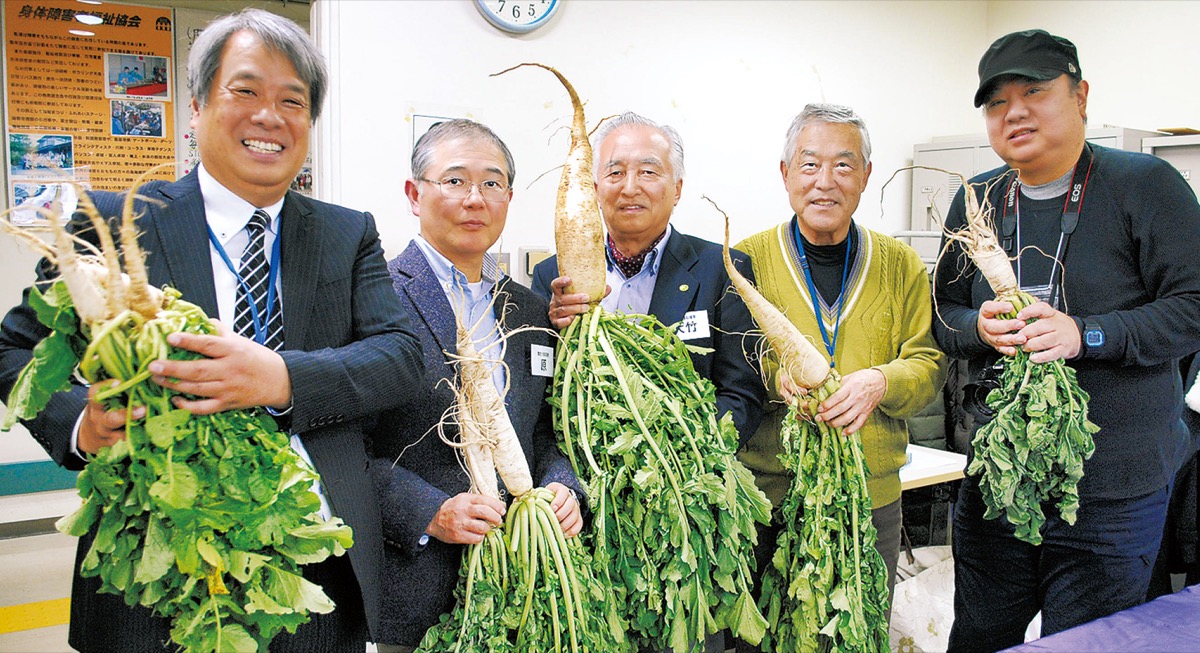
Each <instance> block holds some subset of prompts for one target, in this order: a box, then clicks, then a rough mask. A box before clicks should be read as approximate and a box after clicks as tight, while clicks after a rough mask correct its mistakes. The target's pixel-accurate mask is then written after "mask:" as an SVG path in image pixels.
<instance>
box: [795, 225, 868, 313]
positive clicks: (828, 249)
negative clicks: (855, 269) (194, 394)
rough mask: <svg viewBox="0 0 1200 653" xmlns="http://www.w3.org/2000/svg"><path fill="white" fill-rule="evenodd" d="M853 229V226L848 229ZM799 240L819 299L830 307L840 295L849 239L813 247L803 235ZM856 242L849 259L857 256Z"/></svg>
mask: <svg viewBox="0 0 1200 653" xmlns="http://www.w3.org/2000/svg"><path fill="white" fill-rule="evenodd" d="M850 228H851V229H853V228H854V227H853V225H852V226H851V227H850ZM800 239H801V240H802V241H803V242H804V254H805V256H807V257H808V267H809V269H810V270H812V277H813V285H815V286H816V287H817V292H819V293H821V299H824V300H825V303H826V304H828V305H830V306H832V305H833V304H834V303H835V302H837V299H838V296H840V295H841V294H842V273H843V270H844V268H845V266H846V244H847V243H849V242H850V240H851V239H850V237H849V235H847V237H846V238H845V239H844V240H842V242H840V243H837V244H836V245H813V244H812V243H810V242H808V239H807V238H805V237H804V234H800ZM857 250H858V242H857V240H856V241H855V244H854V250H852V251H851V252H850V256H851V258H853V257H854V256H856V255H857Z"/></svg>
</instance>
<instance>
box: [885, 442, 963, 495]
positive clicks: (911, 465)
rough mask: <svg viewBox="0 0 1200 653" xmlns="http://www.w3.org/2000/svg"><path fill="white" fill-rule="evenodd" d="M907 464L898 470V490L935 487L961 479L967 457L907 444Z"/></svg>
mask: <svg viewBox="0 0 1200 653" xmlns="http://www.w3.org/2000/svg"><path fill="white" fill-rule="evenodd" d="M908 457H909V462H908V464H906V465H905V466H903V467H901V468H900V489H901V490H911V489H913V488H918V487H925V486H926V485H936V484H938V483H945V482H946V481H954V480H957V479H960V478H962V477H963V471H964V470H965V469H966V467H967V457H966V456H964V455H963V454H961V453H954V452H953V451H942V450H941V449H933V448H931V447H922V446H919V445H915V444H912V443H909V445H908Z"/></svg>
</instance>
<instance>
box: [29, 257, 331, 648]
mask: <svg viewBox="0 0 1200 653" xmlns="http://www.w3.org/2000/svg"><path fill="white" fill-rule="evenodd" d="M31 293H32V294H31V297H30V304H31V305H33V306H34V308H35V309H36V310H37V313H38V316H39V319H40V320H41V321H42V322H43V323H44V324H46V326H48V327H50V328H51V329H52V330H53V332H52V334H51V335H50V336H49V337H48V338H46V339H45V340H43V341H42V342H41V343H40V344H38V345H37V348H36V349H35V352H34V358H33V360H32V361H31V362H30V364H29V365H28V366H27V367H26V368H25V369H24V370H23V371H22V374H21V376H20V379H19V381H18V383H17V385H16V386H15V387H14V389H13V391H12V394H11V395H10V396H9V401H8V406H9V408H10V410H9V413H8V414H9V420H15V419H17V418H18V417H19V418H31V417H34V416H36V415H37V413H38V412H39V411H41V410H42V409H44V408H45V406H46V402H47V401H48V400H49V398H50V396H51V395H52V394H53V393H54V392H58V391H61V390H65V389H68V388H69V387H70V383H69V379H70V375H71V373H72V372H73V371H74V369H75V368H76V366H78V368H79V370H80V373H81V374H82V375H83V376H84V377H85V379H86V380H87V381H88V382H89V383H93V384H96V383H101V382H106V381H108V380H110V379H112V380H115V381H116V382H117V388H116V389H110V390H105V391H104V396H105V397H106V398H105V399H104V401H105V403H106V404H107V405H109V406H110V407H111V408H117V407H128V409H129V410H128V412H127V415H129V417H127V419H126V424H125V430H126V439H125V440H122V441H120V442H118V443H117V444H115V445H113V446H111V447H106V448H104V449H102V450H100V452H99V453H98V454H97V455H96V456H95V457H93V458H92V460H91V461H90V462H89V463H88V464H87V466H86V467H85V468H84V470H83V471H82V472H81V473H80V475H79V480H78V489H79V493H80V496H82V497H83V500H84V501H83V505H82V506H81V507H80V508H79V509H78V510H77V511H76V512H74V513H72V514H70V515H67V516H66V517H64V518H63V519H61V520H60V521H59V523H58V527H59V530H61V531H63V532H65V533H68V534H70V535H75V536H82V535H84V534H86V533H87V532H88V531H90V530H92V529H93V528H94V529H95V531H96V537H95V540H94V542H93V543H92V547H91V548H90V550H89V551H88V552H87V554H86V556H85V558H84V560H83V564H82V566H81V570H80V573H82V574H83V575H85V576H99V578H100V580H101V589H100V591H102V592H108V593H113V594H118V595H120V596H122V597H123V598H124V600H125V602H126V603H128V604H130V605H134V604H140V605H143V606H146V607H148V608H151V609H153V610H154V611H155V612H156V613H157V614H158V615H160V616H163V617H167V618H170V619H171V639H172V641H174V642H175V643H176V644H179V645H180V646H181V647H183V648H184V649H185V650H188V651H266V650H267V646H268V644H269V643H270V641H271V639H272V638H274V636H275V635H277V634H278V633H279V632H280V631H283V630H286V631H288V632H295V630H296V627H297V626H299V625H301V624H303V623H305V622H307V621H308V620H309V614H310V613H312V612H318V613H327V612H329V611H331V610H333V609H334V605H333V603H332V602H331V601H330V600H329V598H328V597H327V596H325V594H324V592H323V591H322V590H321V588H320V587H318V586H317V585H314V584H313V583H311V582H309V581H307V580H305V579H304V578H303V577H302V576H301V571H300V565H301V564H310V563H314V562H319V561H321V560H324V559H325V558H327V557H328V556H329V555H342V554H344V553H345V551H346V549H347V548H349V547H350V546H351V545H352V543H353V538H352V536H351V532H350V528H349V527H348V526H345V525H344V524H342V523H341V522H340V520H336V519H335V520H333V521H325V520H323V519H321V518H320V516H319V515H318V514H317V512H316V511H317V508H318V506H319V499H318V498H317V497H316V495H315V494H313V492H312V490H311V487H312V484H313V482H315V481H316V480H317V478H318V477H317V474H316V472H315V471H314V470H313V469H312V468H311V467H309V466H308V464H307V463H305V462H304V461H303V460H302V459H301V458H300V457H299V456H297V455H296V454H295V452H293V451H292V449H291V448H290V447H289V438H288V435H287V434H286V433H282V432H280V431H279V430H278V429H277V428H276V425H275V422H274V421H273V420H272V419H271V418H270V417H268V416H266V415H263V414H260V413H257V412H255V411H229V412H224V413H219V414H216V415H205V416H201V415H192V414H190V413H188V412H187V411H184V410H181V409H177V408H175V407H174V405H173V404H172V403H171V397H172V396H173V394H174V393H173V392H172V391H170V390H167V389H165V388H163V387H161V386H158V385H157V384H154V383H152V382H150V381H149V380H148V379H149V376H150V375H149V372H148V370H147V365H149V363H150V362H151V361H153V360H156V359H158V358H164V357H170V358H172V359H187V358H194V357H195V356H196V355H195V354H192V353H190V352H186V351H182V350H173V349H172V348H171V347H170V346H169V345H167V342H166V336H167V334H169V333H174V332H177V331H187V332H190V333H214V332H215V329H214V328H213V326H212V324H211V323H210V322H209V320H208V318H207V316H205V315H204V312H203V311H202V310H200V309H199V308H198V307H196V306H194V305H192V304H189V303H187V302H185V301H183V300H181V299H179V296H178V293H177V292H175V291H173V290H168V291H167V292H166V304H165V307H164V308H163V309H162V310H161V311H159V313H158V315H157V316H155V317H154V318H152V319H144V318H142V317H140V316H139V315H138V314H137V313H135V312H132V311H128V310H127V311H123V312H121V313H120V314H118V315H117V316H116V317H114V318H112V319H111V320H108V321H106V322H102V323H96V324H92V325H88V324H81V323H79V322H78V320H77V318H76V317H75V314H74V311H73V310H72V305H71V297H70V295H69V294H68V293H67V291H66V288H65V286H64V284H63V282H62V281H56V282H55V283H54V284H53V285H52V286H50V288H49V289H48V290H47V291H46V292H45V294H42V293H39V292H38V291H37V290H36V289H34V290H31ZM139 406H144V407H145V408H146V411H147V412H146V417H145V418H144V419H141V420H135V419H133V418H132V409H134V408H136V407H139Z"/></svg>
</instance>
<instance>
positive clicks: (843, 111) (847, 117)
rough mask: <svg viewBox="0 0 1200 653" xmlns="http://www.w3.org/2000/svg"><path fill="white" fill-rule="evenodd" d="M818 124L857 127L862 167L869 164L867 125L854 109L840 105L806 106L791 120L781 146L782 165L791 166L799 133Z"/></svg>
mask: <svg viewBox="0 0 1200 653" xmlns="http://www.w3.org/2000/svg"><path fill="white" fill-rule="evenodd" d="M820 122H828V123H835V124H842V125H854V126H855V127H858V133H859V135H860V136H861V137H862V138H861V140H862V159H863V165H866V164H868V163H870V162H871V135H870V134H869V133H867V123H865V122H863V119H862V118H860V117H859V116H858V114H857V113H854V109H851V108H850V107H846V106H842V105H840V104H815V103H814V104H808V105H805V107H804V110H803V111H801V112H800V115H798V116H796V117H795V118H794V119H793V120H792V126H791V127H789V128H788V132H787V142H786V143H784V145H783V159H782V161H783V163H784V164H786V165H789V166H790V165H792V158H793V157H795V156H796V140H797V139H799V138H800V132H802V131H804V128H805V127H807V126H809V125H812V124H815V123H820Z"/></svg>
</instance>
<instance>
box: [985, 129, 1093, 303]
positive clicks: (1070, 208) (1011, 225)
mask: <svg viewBox="0 0 1200 653" xmlns="http://www.w3.org/2000/svg"><path fill="white" fill-rule="evenodd" d="M1094 163H1095V159H1094V157H1093V156H1092V146H1091V145H1090V144H1089V143H1087V142H1086V141H1085V142H1084V144H1083V151H1082V152H1081V153H1080V155H1079V161H1077V162H1076V163H1075V169H1074V171H1072V173H1071V186H1070V187H1069V188H1068V189H1067V196H1066V198H1065V200H1064V201H1063V212H1062V218H1061V219H1060V221H1059V235H1058V247H1057V248H1055V251H1054V265H1053V267H1051V269H1050V280H1049V283H1047V284H1046V285H1045V286H1040V287H1037V288H1033V289H1029V292H1030V294H1032V295H1034V297H1036V298H1037V299H1040V300H1042V301H1045V302H1046V303H1048V304H1050V305H1051V306H1054V307H1055V308H1059V305H1058V300H1059V296H1060V292H1061V290H1062V274H1063V262H1064V261H1065V260H1066V256H1067V247H1068V246H1069V245H1070V242H1071V234H1073V233H1075V228H1076V227H1078V226H1079V213H1080V208H1081V207H1082V205H1083V196H1084V193H1085V192H1086V191H1087V182H1088V180H1089V179H1090V178H1091V175H1092V166H1093V164H1094ZM1004 194H1005V201H1004V213H1003V215H1002V216H1001V222H1000V227H1001V237H1002V239H1003V240H1002V243H1001V244H1002V246H1003V247H1004V250H1005V251H1007V252H1008V253H1009V254H1010V255H1013V256H1015V257H1016V259H1017V270H1016V272H1017V285H1018V286H1019V287H1021V288H1025V284H1024V281H1023V280H1022V278H1021V180H1020V179H1019V178H1017V177H1014V178H1013V179H1012V181H1010V182H1009V184H1008V188H1007V189H1006V190H1005V193H1004ZM1010 214H1011V215H1010ZM1014 245H1015V247H1014Z"/></svg>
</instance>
